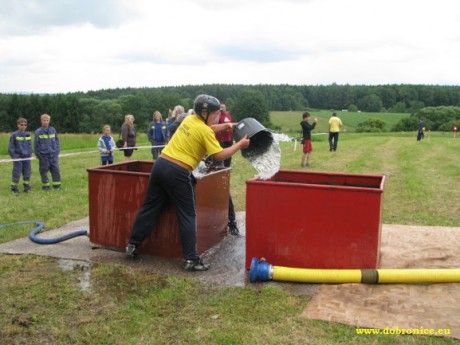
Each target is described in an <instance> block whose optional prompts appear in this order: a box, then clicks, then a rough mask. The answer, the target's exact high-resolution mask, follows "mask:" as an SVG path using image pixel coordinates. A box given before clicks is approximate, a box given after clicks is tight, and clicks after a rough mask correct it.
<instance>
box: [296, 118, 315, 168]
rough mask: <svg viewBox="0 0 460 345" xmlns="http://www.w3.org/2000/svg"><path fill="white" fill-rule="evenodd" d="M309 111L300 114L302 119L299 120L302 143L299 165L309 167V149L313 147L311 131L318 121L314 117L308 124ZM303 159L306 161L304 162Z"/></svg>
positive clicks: (311, 149)
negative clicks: (311, 122)
mask: <svg viewBox="0 0 460 345" xmlns="http://www.w3.org/2000/svg"><path fill="white" fill-rule="evenodd" d="M310 117H311V115H310V113H309V112H308V111H306V112H305V113H303V115H302V121H301V122H300V126H301V127H302V143H303V154H302V161H301V163H300V166H301V167H302V168H303V167H306V168H309V167H310V156H311V151H313V148H312V146H311V131H312V129H314V128H315V127H316V124H317V123H318V119H315V120H314V121H313V124H310V123H309V122H308V121H309V120H310ZM305 160H306V161H307V162H306V163H305Z"/></svg>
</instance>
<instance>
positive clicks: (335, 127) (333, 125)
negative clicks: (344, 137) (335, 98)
mask: <svg viewBox="0 0 460 345" xmlns="http://www.w3.org/2000/svg"><path fill="white" fill-rule="evenodd" d="M340 126H342V121H341V120H340V119H339V118H338V117H337V116H332V117H331V118H330V119H329V132H338V131H340Z"/></svg>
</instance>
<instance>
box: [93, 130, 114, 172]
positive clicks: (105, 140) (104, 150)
mask: <svg viewBox="0 0 460 345" xmlns="http://www.w3.org/2000/svg"><path fill="white" fill-rule="evenodd" d="M110 133H111V129H110V126H109V125H105V126H104V127H102V135H101V137H100V138H99V140H98V141H97V149H98V150H99V153H100V154H101V164H102V165H107V164H112V163H113V151H114V150H115V141H114V140H113V138H112V136H111V135H110Z"/></svg>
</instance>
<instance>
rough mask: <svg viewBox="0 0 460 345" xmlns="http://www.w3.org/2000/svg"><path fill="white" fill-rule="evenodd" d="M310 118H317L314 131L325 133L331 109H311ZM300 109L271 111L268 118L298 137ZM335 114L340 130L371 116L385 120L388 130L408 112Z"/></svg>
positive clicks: (353, 129)
mask: <svg viewBox="0 0 460 345" xmlns="http://www.w3.org/2000/svg"><path fill="white" fill-rule="evenodd" d="M309 112H310V114H311V115H312V120H311V122H313V119H314V118H315V117H317V118H318V124H317V126H316V129H315V131H316V132H317V133H321V132H322V133H325V132H327V131H328V121H329V118H330V117H331V115H332V111H328V110H318V111H315V110H311V111H309ZM302 113H303V112H302V111H273V112H271V113H270V118H271V120H272V122H273V124H275V125H277V126H280V127H281V132H282V133H285V134H289V135H291V136H294V135H295V136H296V137H299V136H300V134H301V129H300V121H302ZM337 116H338V117H339V118H340V119H341V120H342V123H343V127H342V128H341V131H342V132H354V131H355V129H356V127H357V126H358V124H360V123H362V122H364V121H366V120H368V119H372V118H376V119H380V120H383V121H385V123H386V126H385V130H386V131H390V130H391V128H392V127H393V125H394V124H396V123H397V122H398V121H399V120H401V119H402V118H404V117H407V116H409V114H403V113H401V114H395V113H358V112H344V111H337Z"/></svg>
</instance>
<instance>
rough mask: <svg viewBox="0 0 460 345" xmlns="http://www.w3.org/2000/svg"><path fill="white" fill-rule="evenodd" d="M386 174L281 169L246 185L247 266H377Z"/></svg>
mask: <svg viewBox="0 0 460 345" xmlns="http://www.w3.org/2000/svg"><path fill="white" fill-rule="evenodd" d="M384 181H385V177H384V176H383V175H357V174H343V173H322V172H304V171H288V170H280V171H279V172H278V173H277V174H275V175H274V176H273V177H272V178H271V179H269V180H265V181H264V180H260V179H257V178H256V179H253V180H249V181H247V182H246V190H247V195H246V268H249V267H250V265H251V259H252V258H253V257H257V258H261V257H264V258H266V259H267V261H268V262H269V263H270V264H272V265H276V266H286V267H300V268H377V266H378V262H379V250H380V232H381V227H382V222H381V220H382V206H383V187H384Z"/></svg>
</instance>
